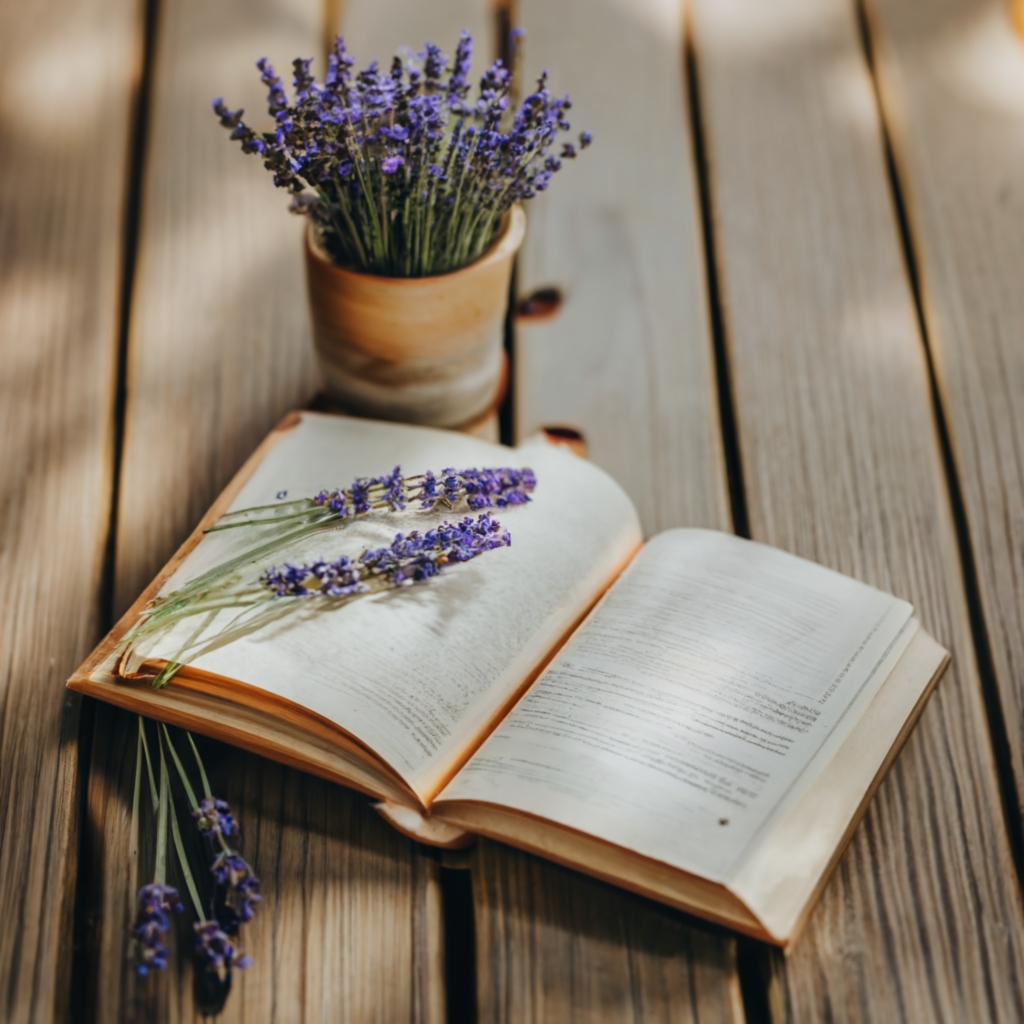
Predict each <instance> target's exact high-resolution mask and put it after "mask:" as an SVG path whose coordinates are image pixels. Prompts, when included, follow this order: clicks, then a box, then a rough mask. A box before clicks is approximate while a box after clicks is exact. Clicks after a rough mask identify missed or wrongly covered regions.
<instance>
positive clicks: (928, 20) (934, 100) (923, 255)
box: [870, 0, 1024, 808]
mask: <svg viewBox="0 0 1024 1024" xmlns="http://www.w3.org/2000/svg"><path fill="white" fill-rule="evenodd" d="M871 10H872V12H873V16H872V17H871V19H870V24H871V27H872V32H873V37H874V39H875V42H876V53H877V56H878V64H877V66H878V75H879V83H880V86H881V95H882V97H883V103H884V109H885V112H886V119H887V121H888V123H889V126H890V130H891V132H892V139H893V147H894V151H895V155H896V159H897V162H898V168H899V177H900V182H901V185H902V187H903V196H904V199H905V202H906V206H907V210H908V214H909V219H910V224H911V232H912V237H913V241H914V249H915V253H916V256H917V266H918V271H919V276H920V281H921V287H922V300H923V307H924V315H925V322H926V327H927V331H928V340H929V344H930V346H931V351H932V356H933V360H934V366H935V371H936V376H937V378H938V385H939V391H940V393H941V396H942V404H943V408H944V410H945V414H946V418H947V423H948V426H949V433H950V442H951V446H952V449H953V457H954V461H955V463H956V468H957V475H958V478H959V480H960V485H961V488H962V491H963V498H964V505H965V511H966V515H967V525H968V529H969V532H970V538H971V546H972V549H973V551H974V555H975V560H976V566H977V575H978V583H979V590H980V596H981V604H982V608H983V611H984V617H985V623H986V627H987V634H988V639H989V643H990V646H991V652H992V660H993V667H994V670H995V677H996V683H997V685H998V690H999V697H1000V701H1001V704H1002V709H1003V717H1004V720H1005V722H1006V724H1007V735H1008V739H1009V746H1010V755H1011V761H1012V768H1013V774H1014V778H1015V781H1016V788H1017V796H1018V800H1021V801H1024V728H1022V724H1021V723H1022V722H1024V574H1022V567H1024V400H1022V396H1024V284H1022V278H1024V230H1022V227H1024V175H1022V170H1021V169H1022V168H1024V42H1022V40H1021V39H1019V38H1018V37H1017V36H1016V35H1015V34H1014V32H1013V28H1012V26H1011V24H1010V21H1009V18H1008V16H1007V10H1006V8H1004V7H1002V6H1000V5H993V4H988V3H979V2H976V0H928V2H923V3H905V2H899V0H896V2H894V0H884V2H880V3H875V4H874V5H873V6H872V8H871ZM1021 807H1022V808H1024V803H1022V804H1021Z"/></svg>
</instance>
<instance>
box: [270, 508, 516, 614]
mask: <svg viewBox="0 0 1024 1024" xmlns="http://www.w3.org/2000/svg"><path fill="white" fill-rule="evenodd" d="M511 543H512V537H511V535H510V534H509V532H508V530H505V529H502V526H501V523H500V522H498V520H497V519H493V518H492V517H491V516H490V515H489V514H487V513H484V514H483V515H481V516H478V517H477V519H476V520H474V519H473V518H471V517H470V516H466V518H465V519H463V520H462V521H461V522H459V523H448V522H445V523H442V524H441V525H440V526H438V527H437V528H436V529H432V530H427V531H426V532H425V533H422V534H421V533H420V532H419V531H418V530H413V531H412V533H409V534H401V533H399V534H396V535H395V539H394V540H393V541H392V542H391V544H390V546H389V547H386V548H377V549H375V550H366V551H364V552H363V554H362V555H361V556H360V557H359V558H358V559H357V560H356V561H353V560H352V559H350V558H348V557H347V556H342V557H341V558H338V559H336V560H335V561H333V562H328V561H325V560H324V559H322V558H321V559H317V560H316V561H314V562H310V563H306V564H303V565H292V564H291V563H290V562H285V564H284V565H283V566H280V567H277V566H273V567H271V568H270V569H268V570H267V571H266V572H265V573H264V574H263V576H262V577H261V580H262V582H263V584H264V586H265V587H266V588H267V589H268V590H270V591H271V592H272V594H273V595H274V596H275V597H312V596H317V595H318V596H321V597H347V596H349V595H353V594H363V593H369V592H370V591H371V590H372V589H381V588H382V587H388V586H392V587H393V586H401V585H402V584H408V583H420V582H422V581H424V580H428V579H430V578H431V577H433V576H436V575H437V574H438V573H439V572H440V571H441V570H442V569H443V568H444V566H446V565H448V564H451V563H455V562H468V561H470V559H473V558H476V557H477V556H478V555H482V554H483V553H484V552H485V551H493V550H494V549H495V548H503V547H508V546H509V545H510V544H511ZM375 585H376V586H375Z"/></svg>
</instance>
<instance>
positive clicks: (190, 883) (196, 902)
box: [171, 814, 206, 921]
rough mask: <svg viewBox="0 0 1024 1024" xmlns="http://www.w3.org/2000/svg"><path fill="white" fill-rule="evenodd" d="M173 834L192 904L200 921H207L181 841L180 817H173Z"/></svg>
mask: <svg viewBox="0 0 1024 1024" xmlns="http://www.w3.org/2000/svg"><path fill="white" fill-rule="evenodd" d="M171 834H172V835H173V836H174V849H175V851H176V852H177V854H178V865H179V867H180V868H181V873H182V875H183V876H184V878H185V885H186V886H187V887H188V892H189V895H190V896H191V897H192V904H193V906H194V907H195V908H196V916H197V917H198V918H199V920H200V921H204V920H205V919H206V914H205V912H204V911H203V903H202V900H200V899H199V890H198V889H197V888H196V881H195V879H194V878H193V877H192V869H191V868H190V867H189V866H188V857H186V856H185V846H184V844H183V843H182V841H181V831H180V830H179V829H178V816H177V815H176V814H172V815H171Z"/></svg>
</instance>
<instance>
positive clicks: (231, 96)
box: [116, 0, 322, 613]
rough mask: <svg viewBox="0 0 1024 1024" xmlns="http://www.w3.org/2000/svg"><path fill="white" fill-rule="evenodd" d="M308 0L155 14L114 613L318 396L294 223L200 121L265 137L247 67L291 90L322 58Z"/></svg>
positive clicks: (216, 130) (193, 1)
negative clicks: (215, 101)
mask: <svg viewBox="0 0 1024 1024" xmlns="http://www.w3.org/2000/svg"><path fill="white" fill-rule="evenodd" d="M321 16H322V12H321V8H320V3H319V0H274V2H272V3H268V4H266V5H265V6H261V7H259V8H256V9H254V8H253V7H252V5H251V4H247V3H244V2H242V0H214V2H205V0H190V2H189V3H175V4H171V5H168V6H167V7H166V8H165V9H163V10H162V13H161V19H160V24H159V33H158V44H157V53H156V63H155V68H156V73H155V79H154V84H153V98H152V112H151V118H150V123H149V132H150V135H149V139H148V149H147V154H146V168H145V171H146V177H145V191H144V195H143V209H142V229H141V236H140V240H139V254H138V266H137V270H136V285H135V295H134V298H133V303H132V318H131V336H130V345H129V358H128V408H127V413H126V419H125V441H124V456H123V458H124V462H123V469H122V480H121V493H120V504H119V508H118V534H117V580H116V603H117V611H118V612H119V613H120V612H122V611H123V610H124V609H125V608H127V607H128V605H129V604H130V603H131V602H132V601H133V600H134V599H135V597H136V596H137V595H138V594H139V592H140V591H141V590H142V588H143V587H145V585H146V584H147V583H149V581H150V580H151V579H152V578H153V577H154V576H155V575H156V573H157V572H158V571H159V569H160V567H161V566H162V565H163V564H164V563H165V562H166V561H167V559H168V558H169V557H170V556H171V555H172V554H173V553H174V551H175V549H176V548H177V546H178V544H179V543H180V541H181V540H182V539H183V538H184V537H185V536H187V534H188V532H189V531H190V530H191V528H192V527H193V526H194V525H195V523H196V522H198V520H199V518H200V517H201V516H202V514H203V513H204V512H205V511H206V509H207V508H208V507H209V505H210V504H211V502H212V501H213V499H214V498H215V497H216V495H217V494H218V492H219V491H220V490H221V488H222V487H223V486H224V485H225V484H226V483H227V481H228V480H229V479H230V478H231V476H232V475H233V474H234V472H235V470H236V469H238V467H239V466H240V465H241V464H242V462H243V461H244V460H245V458H246V456H248V455H249V453H250V452H251V451H252V450H253V448H255V447H256V445H257V444H258V443H259V442H260V441H261V440H262V439H263V437H264V436H265V435H266V434H267V432H268V431H269V430H270V429H271V427H273V426H274V424H275V423H277V422H278V421H279V420H280V419H281V417H282V416H283V415H284V414H285V413H286V412H288V411H289V410H290V409H293V408H296V407H300V406H302V405H304V404H305V403H306V402H307V401H309V399H310V398H312V396H313V394H314V393H315V391H316V387H317V379H318V378H317V375H316V370H315V367H314V358H313V348H312V342H311V340H310V329H309V314H308V311H307V307H306V294H305V283H304V278H303V269H302V258H301V254H302V248H301V244H302V231H303V227H304V221H303V220H302V218H299V217H295V216H292V215H290V214H289V213H288V212H287V207H288V196H287V194H286V193H285V192H283V191H281V190H279V189H275V188H274V187H273V185H272V183H271V180H270V175H269V174H268V173H267V171H265V170H264V169H263V167H262V165H261V163H260V161H259V160H258V159H257V158H255V157H251V156H250V157H247V156H245V155H244V154H242V153H241V152H240V151H239V149H238V144H237V143H233V142H230V141H229V139H228V137H227V136H228V133H227V132H226V131H225V130H224V129H223V128H221V127H220V125H219V124H218V123H217V119H216V118H215V117H214V116H213V113H212V112H211V111H210V98H211V97H212V96H218V95H223V96H224V97H225V99H226V100H227V101H229V102H230V103H231V105H232V106H233V107H234V106H241V107H244V108H245V110H246V112H247V115H248V117H249V118H250V119H251V123H252V124H253V125H254V126H255V127H258V128H262V127H266V126H267V125H268V124H269V123H270V119H269V117H268V116H267V113H266V99H265V89H264V87H263V86H262V85H261V84H260V81H259V72H258V71H257V70H256V68H255V67H254V62H255V60H256V59H257V58H259V57H261V56H267V55H269V56H270V58H271V60H272V61H273V63H274V65H275V67H276V68H277V70H278V73H279V74H280V75H281V77H282V78H284V79H285V81H286V82H290V81H291V62H292V59H293V58H294V57H296V56H310V55H312V54H318V53H319V51H320V39H321V24H320V19H321Z"/></svg>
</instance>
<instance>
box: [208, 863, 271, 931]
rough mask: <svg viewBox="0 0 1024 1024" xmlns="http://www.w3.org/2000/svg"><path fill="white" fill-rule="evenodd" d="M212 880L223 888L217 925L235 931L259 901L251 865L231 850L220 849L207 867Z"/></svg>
mask: <svg viewBox="0 0 1024 1024" xmlns="http://www.w3.org/2000/svg"><path fill="white" fill-rule="evenodd" d="M210 872H211V873H212V874H213V879H214V882H216V884H217V885H219V886H221V887H222V888H223V890H224V894H225V895H224V904H225V906H224V909H225V911H226V913H224V914H223V915H222V920H221V922H220V923H221V926H222V927H223V929H224V931H226V932H227V933H228V934H229V935H237V934H238V929H239V928H240V927H241V925H243V924H247V923H248V922H249V921H251V920H252V918H253V914H254V913H255V910H256V904H257V903H262V902H263V897H262V896H261V895H260V880H259V879H258V878H257V877H256V875H255V874H253V870H252V868H250V867H249V865H248V864H247V863H246V862H245V861H244V860H243V859H242V858H241V856H239V854H237V853H236V852H235V851H233V850H221V852H220V853H219V854H218V855H217V858H216V859H215V860H214V862H213V864H212V865H211V867H210Z"/></svg>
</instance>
